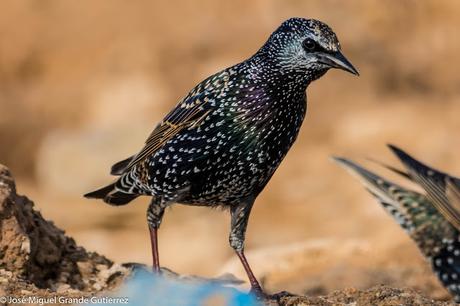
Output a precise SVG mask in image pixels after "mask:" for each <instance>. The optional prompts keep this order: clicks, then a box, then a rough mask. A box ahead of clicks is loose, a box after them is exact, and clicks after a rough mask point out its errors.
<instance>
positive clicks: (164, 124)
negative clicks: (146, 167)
mask: <svg viewBox="0 0 460 306" xmlns="http://www.w3.org/2000/svg"><path fill="white" fill-rule="evenodd" d="M208 102H209V92H207V91H204V90H203V91H199V92H198V91H197V90H195V91H194V92H192V93H190V94H189V95H188V96H187V97H186V98H185V99H184V100H182V101H181V102H180V103H179V104H177V105H176V107H175V108H174V109H173V110H172V111H171V112H170V113H169V114H167V115H166V117H165V118H164V119H163V121H161V122H160V123H159V124H158V125H157V127H156V128H155V129H154V130H153V131H152V133H151V134H150V135H149V137H148V138H147V140H146V141H145V146H144V147H143V148H142V150H141V151H140V152H139V153H138V154H136V155H135V156H133V157H132V158H131V160H130V161H129V164H128V165H127V166H126V167H124V169H123V170H122V172H123V173H125V172H127V171H128V170H130V169H131V168H132V167H133V166H135V165H137V164H138V163H140V162H141V161H143V160H145V159H146V158H148V157H149V156H151V155H152V154H154V153H155V152H156V151H157V150H158V149H160V148H161V147H162V146H163V145H164V144H165V143H166V142H167V141H168V140H170V139H171V138H173V137H174V136H175V135H176V134H177V133H179V132H180V131H182V130H184V129H186V128H194V127H197V126H198V125H199V124H200V123H201V122H202V121H203V120H204V119H205V118H206V116H207V115H208V114H209V113H210V112H211V111H212V106H211V105H210V103H208Z"/></svg>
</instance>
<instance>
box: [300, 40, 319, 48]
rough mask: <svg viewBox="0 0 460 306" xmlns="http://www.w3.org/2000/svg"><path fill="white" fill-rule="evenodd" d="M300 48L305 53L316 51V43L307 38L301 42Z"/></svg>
mask: <svg viewBox="0 0 460 306" xmlns="http://www.w3.org/2000/svg"><path fill="white" fill-rule="evenodd" d="M302 46H303V48H304V49H305V50H306V51H314V50H315V49H316V42H315V41H314V40H313V39H311V38H307V39H305V40H304V41H303V43H302Z"/></svg>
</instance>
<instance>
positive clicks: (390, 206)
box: [335, 146, 460, 302]
mask: <svg viewBox="0 0 460 306" xmlns="http://www.w3.org/2000/svg"><path fill="white" fill-rule="evenodd" d="M390 148H391V149H392V151H393V152H394V153H395V154H396V156H397V157H398V158H399V159H400V160H401V162H402V163H403V165H404V166H405V168H406V170H407V172H405V171H402V170H399V169H396V168H394V167H391V166H387V165H385V164H382V163H379V164H381V165H383V166H384V167H386V168H387V169H389V170H392V171H394V172H396V173H398V174H400V175H402V176H404V177H405V178H407V179H409V180H411V181H413V182H414V183H416V184H418V185H420V186H421V187H422V188H423V190H425V192H426V193H425V194H422V193H419V192H415V191H412V190H409V189H407V188H404V187H401V186H399V185H397V184H395V183H392V182H390V181H389V180H386V179H384V178H382V177H380V176H378V175H376V174H375V173H373V172H370V171H368V170H366V169H364V168H363V167H361V166H359V165H358V164H356V163H354V162H352V161H350V160H348V159H344V158H335V160H336V161H337V162H338V163H339V164H340V165H342V166H343V167H345V168H346V169H347V170H349V171H351V173H352V174H355V175H357V176H358V178H359V179H360V181H361V182H362V183H363V184H364V186H365V187H366V189H367V190H368V191H369V192H370V193H371V194H372V195H374V196H375V197H376V198H377V200H378V201H379V202H380V204H381V205H382V206H383V208H384V209H385V210H386V211H387V212H389V213H390V215H391V216H393V217H394V219H395V220H396V222H397V223H398V224H399V225H401V227H402V228H403V229H404V230H405V231H406V232H407V233H408V234H409V236H410V237H411V238H412V239H413V240H414V241H415V243H416V244H417V246H418V248H419V249H420V251H421V253H422V254H423V255H424V256H425V257H426V258H427V260H428V261H429V262H430V264H431V267H432V269H433V271H434V272H435V273H436V275H437V276H438V278H439V280H440V281H441V283H442V284H443V285H444V287H445V288H446V289H447V290H448V291H449V292H450V293H451V294H452V296H453V297H454V298H455V301H456V302H460V231H459V230H460V227H459V219H458V217H457V216H458V213H459V210H460V184H459V183H460V180H459V179H458V178H455V177H453V176H450V175H448V174H446V173H443V172H441V171H438V170H435V169H433V168H431V167H428V166H427V165H425V164H423V163H421V162H419V161H417V160H416V159H414V158H413V157H411V156H410V155H408V154H407V153H405V152H404V151H402V150H401V149H399V148H397V147H395V146H390Z"/></svg>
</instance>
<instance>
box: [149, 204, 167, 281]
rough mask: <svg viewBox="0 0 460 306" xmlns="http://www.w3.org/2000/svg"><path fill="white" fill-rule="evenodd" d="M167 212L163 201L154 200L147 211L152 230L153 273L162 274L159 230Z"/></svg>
mask: <svg viewBox="0 0 460 306" xmlns="http://www.w3.org/2000/svg"><path fill="white" fill-rule="evenodd" d="M164 212H165V206H164V205H163V203H162V201H158V200H157V199H155V198H152V201H151V202H150V205H149V208H148V210H147V223H148V225H149V230H150V242H151V244H152V258H153V272H155V273H160V258H159V256H158V229H159V228H160V224H161V220H162V218H163V214H164Z"/></svg>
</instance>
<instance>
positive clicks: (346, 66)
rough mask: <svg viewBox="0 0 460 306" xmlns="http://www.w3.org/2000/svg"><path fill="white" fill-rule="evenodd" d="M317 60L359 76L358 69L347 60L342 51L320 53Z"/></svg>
mask: <svg viewBox="0 0 460 306" xmlns="http://www.w3.org/2000/svg"><path fill="white" fill-rule="evenodd" d="M319 61H320V62H321V63H322V64H325V65H327V66H329V67H331V68H337V69H342V70H345V71H348V72H350V73H353V74H354V75H358V76H359V72H358V70H356V68H355V67H353V65H352V64H351V63H350V62H349V61H348V60H347V58H346V57H345V56H344V55H343V54H342V52H340V51H337V52H334V53H321V54H320V58H319Z"/></svg>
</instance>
